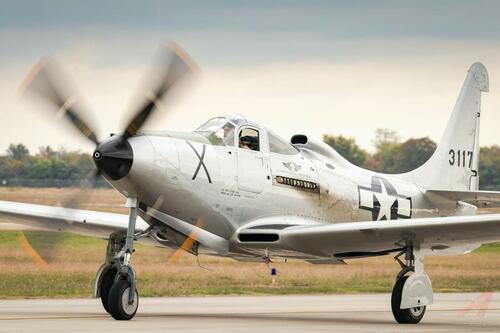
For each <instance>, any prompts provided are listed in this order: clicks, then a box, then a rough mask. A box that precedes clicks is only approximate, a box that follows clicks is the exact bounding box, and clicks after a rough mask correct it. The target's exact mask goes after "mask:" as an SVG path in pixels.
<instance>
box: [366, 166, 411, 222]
mask: <svg viewBox="0 0 500 333" xmlns="http://www.w3.org/2000/svg"><path fill="white" fill-rule="evenodd" d="M358 195H359V209H364V210H368V211H370V212H371V213H372V221H381V220H397V219H409V218H411V207H412V202H411V197H407V196H405V195H401V194H398V192H397V191H396V188H395V187H394V186H393V185H392V184H391V183H390V182H389V181H388V180H387V179H385V178H382V177H379V176H372V180H371V187H365V186H358Z"/></svg>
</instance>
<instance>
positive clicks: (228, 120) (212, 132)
mask: <svg viewBox="0 0 500 333" xmlns="http://www.w3.org/2000/svg"><path fill="white" fill-rule="evenodd" d="M263 130H265V132H266V134H267V141H268V143H269V151H270V152H271V153H277V154H285V155H294V154H297V153H298V150H297V148H295V147H294V146H292V145H291V144H290V143H289V142H288V141H286V140H284V139H282V138H280V137H279V136H278V135H276V134H274V133H273V132H272V131H270V130H268V129H263V128H261V127H260V126H259V125H257V124H254V123H251V122H249V121H247V120H246V119H245V118H243V117H241V116H235V115H231V116H224V117H216V118H212V119H210V120H209V121H207V122H206V123H204V124H203V125H201V126H200V127H198V128H197V129H196V130H195V131H194V132H195V133H197V134H200V135H202V136H204V137H205V138H206V139H207V140H208V141H209V142H210V143H211V144H213V145H217V146H237V147H239V148H243V149H249V150H254V151H261V150H262V149H263V147H262V144H263V143H264V142H263V140H262V133H261V132H262V131H263ZM235 133H237V136H236V138H237V140H236V139H235ZM266 150H267V149H266Z"/></svg>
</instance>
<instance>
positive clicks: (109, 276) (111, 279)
mask: <svg viewBox="0 0 500 333" xmlns="http://www.w3.org/2000/svg"><path fill="white" fill-rule="evenodd" d="M115 276H116V268H110V269H108V270H107V271H106V273H104V275H103V276H102V278H101V286H100V291H99V293H100V295H101V302H102V306H103V307H104V310H106V312H107V313H110V312H109V306H108V303H109V302H108V298H109V291H110V290H111V287H112V286H113V284H114V283H115Z"/></svg>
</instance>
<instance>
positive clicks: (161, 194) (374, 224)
mask: <svg viewBox="0 0 500 333" xmlns="http://www.w3.org/2000/svg"><path fill="white" fill-rule="evenodd" d="M162 60H163V67H161V70H157V71H156V72H157V73H159V74H158V77H157V79H156V80H154V84H153V85H152V89H150V93H148V94H146V97H147V98H146V99H145V100H144V103H143V104H142V105H141V107H140V108H139V109H138V111H137V113H136V115H135V116H134V117H132V120H131V121H130V122H129V124H128V126H127V127H126V129H125V131H124V132H123V133H121V134H116V135H111V136H110V137H108V138H106V139H105V140H103V141H99V140H98V139H97V136H96V134H95V133H94V131H93V130H92V129H91V128H90V126H89V125H87V122H85V121H84V120H83V119H84V117H83V116H84V115H85V114H84V113H82V112H81V111H78V109H77V107H76V104H75V103H73V102H74V99H73V98H72V96H73V95H71V94H70V93H68V92H67V90H68V85H66V84H65V85H62V84H60V83H59V84H58V81H57V80H56V79H55V74H54V73H55V72H56V69H55V65H54V63H53V62H51V61H42V62H41V63H40V64H39V65H38V66H36V67H35V69H34V70H33V71H32V72H31V73H30V74H29V76H28V78H27V80H26V82H25V83H24V89H26V92H27V93H31V94H34V95H38V96H39V97H42V99H43V100H44V102H45V103H46V104H47V103H48V104H51V105H52V106H54V109H55V110H57V112H59V114H63V115H64V117H65V118H66V119H68V120H69V121H70V122H71V123H72V124H73V125H75V127H76V128H77V129H78V130H79V131H80V132H81V133H82V134H83V135H84V136H85V137H87V138H88V139H89V140H91V141H92V142H94V143H95V145H96V148H95V151H94V153H93V160H94V163H95V166H96V169H97V173H96V176H97V175H102V176H104V178H105V179H106V180H107V181H108V182H109V184H111V186H112V187H113V188H115V189H116V190H117V191H119V192H120V193H121V194H123V196H124V197H125V198H126V206H127V207H129V208H130V214H129V215H128V216H127V215H120V214H111V213H101V212H95V211H87V210H78V209H69V208H62V207H51V206H41V205H34V204H26V203H17V202H7V201H0V217H1V218H2V220H5V221H9V222H14V223H21V224H29V225H35V226H38V227H41V228H44V229H47V230H57V231H64V232H73V233H78V234H83V235H92V236H96V237H102V238H106V239H108V248H107V256H106V261H105V262H104V263H103V265H102V266H101V268H99V270H98V271H97V277H96V283H95V290H94V297H100V298H101V300H102V304H103V306H104V308H105V310H106V311H107V312H109V313H110V314H111V316H112V317H113V318H115V319H118V320H128V319H131V318H133V317H134V315H135V314H136V311H137V308H138V302H139V296H138V293H137V289H136V274H135V272H134V269H133V268H132V265H131V257H132V254H133V247H134V242H135V241H149V242H154V243H156V244H157V245H163V246H168V247H170V246H181V247H184V250H186V251H188V252H190V253H192V254H194V255H198V254H201V253H208V254H213V255H218V256H224V257H231V258H234V259H238V260H261V261H263V262H266V261H269V260H272V259H273V258H295V259H302V260H305V261H308V262H310V263H312V264H340V263H344V261H345V260H348V259H356V258H363V257H374V256H381V255H388V254H394V255H395V256H396V257H395V258H396V260H397V262H398V264H399V265H400V266H401V271H400V272H399V273H398V274H397V277H396V281H395V285H394V288H393V291H392V304H391V305H392V312H393V314H394V318H395V319H396V321H397V322H399V323H418V322H419V321H420V320H421V319H422V317H423V316H424V313H425V310H426V307H427V306H428V305H430V304H432V303H433V291H432V285H431V281H430V279H429V277H428V275H427V274H426V272H425V269H424V257H425V256H426V255H444V254H460V253H467V252H470V251H471V250H473V249H474V248H476V247H478V246H479V245H480V244H482V243H487V242H495V241H500V214H482V215H477V214H476V213H477V209H478V207H499V206H500V192H490V191H479V190H478V185H479V174H478V161H479V139H478V138H479V120H480V113H481V112H480V103H481V93H482V92H486V91H488V74H487V71H486V69H485V67H484V66H483V65H482V64H480V63H475V64H473V65H472V66H471V67H470V69H469V71H468V73H467V76H466V78H465V82H464V84H463V87H462V90H461V91H460V95H459V97H458V100H457V102H456V105H455V108H454V109H453V112H452V114H451V118H450V120H449V123H448V125H447V127H446V130H445V132H444V135H443V137H442V139H441V141H440V143H439V145H438V147H437V149H436V151H435V153H434V154H433V155H432V157H431V158H430V159H429V160H428V161H427V162H426V163H425V164H424V165H422V166H421V167H419V168H417V169H416V170H413V171H411V172H408V173H404V174H381V173H376V172H372V171H369V170H364V169H361V168H359V167H357V166H354V165H352V164H351V163H349V162H348V161H347V160H346V159H344V158H343V157H342V156H340V155H339V154H338V153H337V152H336V151H335V150H334V149H332V148H331V147H329V146H328V145H326V144H325V143H323V142H319V141H315V140H313V139H311V138H308V137H307V136H305V135H301V134H298V135H295V136H293V137H292V138H291V141H290V142H289V141H287V140H284V139H282V138H280V137H279V136H278V135H277V134H275V133H274V132H272V131H271V130H270V129H268V128H267V127H265V126H263V125H261V124H258V123H255V122H252V121H250V120H248V119H246V118H244V117H242V116H237V115H229V116H221V117H217V118H213V119H210V120H209V121H207V122H206V123H204V124H203V125H201V126H200V127H198V128H197V129H196V130H194V131H193V132H189V133H179V132H144V131H140V128H141V127H142V125H143V124H144V123H145V121H146V120H147V119H148V117H149V116H150V114H152V113H153V112H154V111H156V110H157V109H158V107H157V106H158V103H159V101H160V100H162V101H165V98H166V97H167V95H171V94H172V93H173V91H174V90H175V89H178V87H179V86H180V83H181V82H183V81H185V79H186V78H188V77H191V76H192V74H193V73H194V71H195V66H194V64H193V62H192V61H191V60H189V58H188V57H187V55H186V54H185V53H184V52H182V51H181V50H180V49H179V48H177V47H172V48H170V51H169V53H168V57H164V58H162ZM186 240H189V242H186ZM186 244H188V245H186Z"/></svg>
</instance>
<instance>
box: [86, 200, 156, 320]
mask: <svg viewBox="0 0 500 333" xmlns="http://www.w3.org/2000/svg"><path fill="white" fill-rule="evenodd" d="M127 207H130V216H129V224H128V228H127V233H126V235H125V234H123V233H113V234H111V235H110V236H109V239H108V246H107V249H106V262H105V263H104V264H103V265H102V266H101V267H100V268H99V270H98V271H97V276H96V284H95V288H94V297H100V298H101V301H102V305H103V307H104V310H106V312H108V313H109V314H110V315H111V316H112V317H113V318H114V319H116V320H130V319H132V318H133V317H134V316H135V314H136V312H137V309H138V307H139V293H138V292H137V287H136V273H135V271H134V269H133V268H132V266H131V265H130V259H131V257H132V253H133V252H134V248H133V244H134V241H135V240H137V239H138V238H142V237H146V236H148V235H149V233H150V231H151V230H152V228H151V227H150V228H148V229H146V230H144V231H142V232H139V233H135V224H136V220H137V199H136V198H128V199H127Z"/></svg>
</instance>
